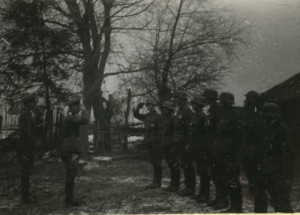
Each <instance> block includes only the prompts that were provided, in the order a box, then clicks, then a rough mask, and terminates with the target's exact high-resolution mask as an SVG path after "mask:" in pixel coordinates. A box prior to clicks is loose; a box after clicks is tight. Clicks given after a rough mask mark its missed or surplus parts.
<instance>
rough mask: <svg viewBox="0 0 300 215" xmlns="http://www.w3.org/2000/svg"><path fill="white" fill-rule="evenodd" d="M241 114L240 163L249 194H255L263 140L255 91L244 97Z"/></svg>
mask: <svg viewBox="0 0 300 215" xmlns="http://www.w3.org/2000/svg"><path fill="white" fill-rule="evenodd" d="M245 96H246V100H245V101H244V103H245V105H244V108H243V112H242V114H241V123H240V127H241V129H242V133H243V141H242V146H241V161H242V164H243V169H244V172H245V175H246V178H247V180H248V184H249V191H250V194H252V195H253V196H254V194H255V184H256V179H257V178H258V166H259V161H260V160H261V156H260V154H259V152H260V151H261V149H260V148H261V147H262V145H263V144H262V140H263V135H264V131H263V119H262V117H261V115H260V114H259V109H258V108H259V106H260V104H259V103H260V102H261V96H260V94H259V93H257V92H255V91H249V92H248V93H247V94H246V95H245Z"/></svg>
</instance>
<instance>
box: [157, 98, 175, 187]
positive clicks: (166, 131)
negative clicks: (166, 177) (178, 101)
mask: <svg viewBox="0 0 300 215" xmlns="http://www.w3.org/2000/svg"><path fill="white" fill-rule="evenodd" d="M173 135H174V105H173V103H172V102H170V101H166V102H164V103H163V104H162V141H161V142H162V148H163V152H164V158H165V160H166V162H167V164H168V166H169V169H170V185H169V186H168V187H167V188H166V189H165V191H168V192H176V191H178V190H179V186H180V164H179V163H178V162H177V160H176V156H175V153H174V147H173V144H172V140H173Z"/></svg>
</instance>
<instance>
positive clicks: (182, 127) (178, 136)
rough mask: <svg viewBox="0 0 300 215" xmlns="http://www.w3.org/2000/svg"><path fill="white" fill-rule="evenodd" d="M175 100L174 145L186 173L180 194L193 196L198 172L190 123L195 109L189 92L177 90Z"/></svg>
mask: <svg viewBox="0 0 300 215" xmlns="http://www.w3.org/2000/svg"><path fill="white" fill-rule="evenodd" d="M174 102H175V103H176V104H177V105H178V110H177V112H176V114H175V119H174V135H173V145H174V152H175V154H176V155H175V156H176V157H178V161H179V162H180V166H181V168H182V170H183V174H184V184H185V188H184V189H183V190H181V191H179V192H178V194H179V195H180V196H193V195H194V194H195V186H196V173H195V168H194V165H193V159H192V156H191V155H192V151H191V150H190V149H189V147H188V136H189V125H190V122H191V119H192V116H193V111H192V110H191V108H190V107H189V106H188V103H187V93H186V92H184V91H177V92H176V93H175V95H174Z"/></svg>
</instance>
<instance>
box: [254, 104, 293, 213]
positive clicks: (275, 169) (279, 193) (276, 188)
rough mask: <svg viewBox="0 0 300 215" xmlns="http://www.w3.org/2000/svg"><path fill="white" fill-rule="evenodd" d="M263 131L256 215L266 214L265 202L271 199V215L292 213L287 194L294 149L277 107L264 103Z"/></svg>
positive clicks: (289, 185) (290, 184)
mask: <svg viewBox="0 0 300 215" xmlns="http://www.w3.org/2000/svg"><path fill="white" fill-rule="evenodd" d="M262 115H263V116H264V118H265V122H266V128H265V136H264V140H263V148H262V151H261V152H260V154H261V155H262V159H261V166H260V167H259V170H260V174H261V175H260V177H259V179H260V180H259V181H258V182H257V184H256V185H257V186H256V194H255V209H254V212H256V213H267V207H268V199H267V195H266V191H268V193H269V194H270V196H271V203H272V205H273V207H274V209H275V212H281V213H292V212H293V209H292V207H291V204H290V191H291V187H292V182H293V172H294V166H293V164H294V149H293V141H292V138H291V134H290V131H289V129H288V128H287V127H286V126H285V124H284V123H283V122H282V121H281V120H280V116H281V114H280V109H279V107H278V105H277V104H274V103H266V104H264V106H263V109H262Z"/></svg>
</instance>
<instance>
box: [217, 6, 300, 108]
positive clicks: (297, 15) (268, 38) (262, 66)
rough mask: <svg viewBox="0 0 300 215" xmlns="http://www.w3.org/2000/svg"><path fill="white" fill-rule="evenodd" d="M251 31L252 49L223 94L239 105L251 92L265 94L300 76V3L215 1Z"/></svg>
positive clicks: (242, 58)
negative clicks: (243, 22) (283, 82)
mask: <svg viewBox="0 0 300 215" xmlns="http://www.w3.org/2000/svg"><path fill="white" fill-rule="evenodd" d="M216 2H218V3H220V4H223V5H225V6H226V7H228V8H230V9H232V12H233V13H234V15H236V16H237V17H238V18H240V19H242V20H245V23H246V24H247V25H249V27H250V29H251V45H250V46H249V47H247V48H245V49H244V50H243V51H242V53H241V55H240V58H239V59H238V60H237V61H236V63H235V66H234V68H233V72H232V73H231V74H230V75H228V77H227V78H226V80H225V87H224V90H228V91H231V92H233V93H234V94H235V96H236V100H237V104H242V101H243V99H244V98H243V95H244V94H245V93H246V92H247V91H249V90H251V89H254V90H257V91H259V92H264V91H265V90H267V89H269V88H271V87H272V86H274V85H276V84H278V83H280V82H282V81H284V80H286V79H287V78H289V77H291V76H292V75H294V74H296V73H299V72H300V0H216Z"/></svg>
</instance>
